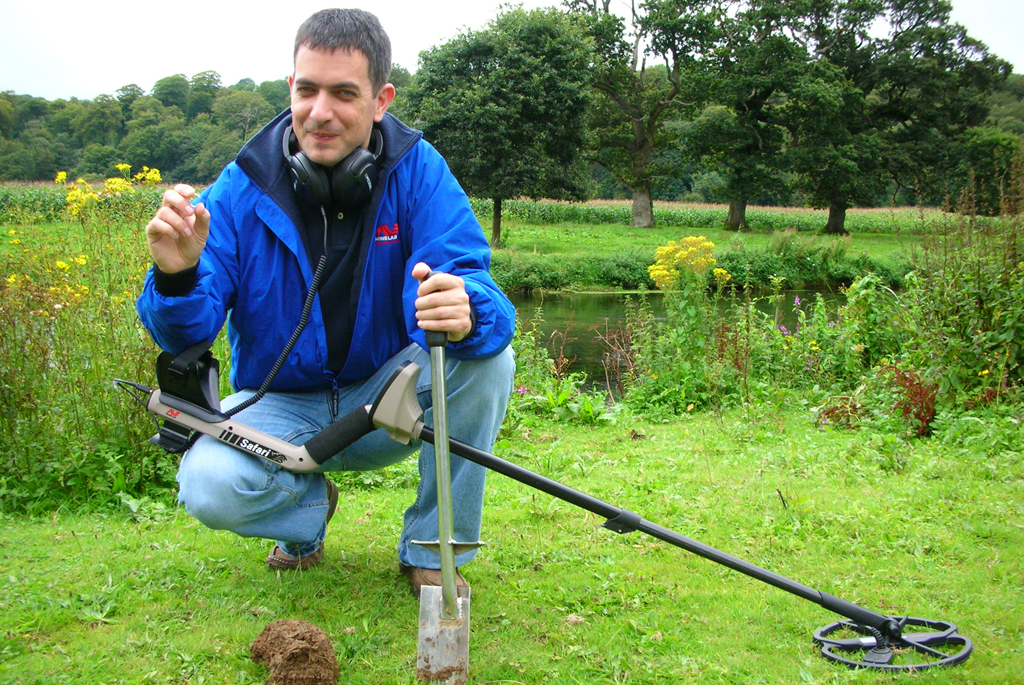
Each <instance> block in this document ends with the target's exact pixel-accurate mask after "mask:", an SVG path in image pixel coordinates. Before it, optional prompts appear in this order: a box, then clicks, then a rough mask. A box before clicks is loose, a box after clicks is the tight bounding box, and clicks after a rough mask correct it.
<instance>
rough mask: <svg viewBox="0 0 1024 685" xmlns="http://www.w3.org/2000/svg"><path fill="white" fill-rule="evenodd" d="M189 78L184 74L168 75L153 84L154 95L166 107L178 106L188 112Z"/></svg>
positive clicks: (182, 110) (182, 111)
mask: <svg viewBox="0 0 1024 685" xmlns="http://www.w3.org/2000/svg"><path fill="white" fill-rule="evenodd" d="M188 89H189V83H188V79H187V78H185V75H184V74H175V75H174V76H167V77H164V78H162V79H160V80H159V81H157V82H156V83H155V84H154V85H153V97H155V98H156V99H157V100H159V101H160V102H161V103H162V104H163V106H164V107H177V108H178V109H180V110H181V113H182V114H185V113H186V112H188Z"/></svg>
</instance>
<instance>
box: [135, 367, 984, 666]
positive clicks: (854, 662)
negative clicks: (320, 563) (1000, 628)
mask: <svg viewBox="0 0 1024 685" xmlns="http://www.w3.org/2000/svg"><path fill="white" fill-rule="evenodd" d="M419 374H420V368H419V367H418V366H417V365H416V364H413V363H411V362H407V363H406V364H405V365H403V366H402V367H400V368H399V369H398V370H396V371H395V373H394V375H393V376H392V378H391V380H390V381H389V382H388V384H387V385H386V386H385V388H384V390H383V391H381V394H380V396H379V397H378V398H377V400H376V401H375V402H374V404H373V405H371V406H367V407H360V408H359V409H357V410H356V411H354V412H352V413H351V414H349V415H348V416H346V417H343V418H342V419H340V420H338V421H336V422H335V423H333V424H332V425H331V426H329V427H328V428H326V429H325V430H324V431H322V432H321V433H319V434H318V435H316V436H315V437H314V438H312V439H311V440H309V441H308V442H306V443H305V445H302V446H301V447H300V446H296V445H291V444H289V443H286V442H284V441H281V440H278V439H277V438H273V437H272V436H268V435H266V434H263V433H260V432H259V431H256V430H254V429H252V428H250V427H248V426H245V425H244V424H242V423H240V422H238V421H236V420H235V419H234V418H232V417H225V416H224V415H223V414H219V412H210V411H207V410H204V409H201V408H200V407H197V406H196V405H194V404H192V403H189V402H186V401H183V400H181V399H179V398H175V397H170V396H166V395H162V394H161V392H160V391H159V390H150V389H149V388H146V387H145V386H142V385H138V384H135V383H126V382H125V381H119V383H120V384H122V387H124V386H126V385H127V386H130V387H133V388H136V389H138V390H142V391H144V392H148V393H150V395H149V398H148V402H147V403H146V408H147V409H148V410H149V411H150V412H151V413H153V414H155V415H157V416H160V417H162V418H164V419H165V420H166V421H169V422H173V423H176V424H179V425H181V426H184V427H187V428H189V429H192V430H197V431H200V432H202V433H204V434H206V435H209V436H212V437H214V438H216V439H217V440H220V441H222V442H225V443H227V444H230V445H233V446H234V447H237V448H238V449H242V450H244V451H247V452H249V453H250V454H253V455H254V456H257V457H259V458H261V459H266V460H268V461H272V462H274V463H277V464H280V465H281V466H282V467H283V468H286V469H289V470H293V471H313V470H316V469H317V468H318V467H319V466H320V465H321V464H323V463H324V462H325V461H327V459H329V458H331V457H332V456H334V455H335V454H337V453H339V452H341V451H342V450H344V449H345V448H346V447H348V446H349V445H351V444H352V443H354V442H355V441H356V440H358V439H359V438H361V437H363V436H364V435H366V434H367V433H369V432H370V431H373V430H376V429H377V428H383V429H385V430H387V432H388V434H389V435H390V436H391V437H392V438H393V439H395V440H397V441H399V442H402V443H403V444H408V443H409V441H410V440H423V441H425V442H428V443H430V444H434V431H433V430H432V429H431V428H429V427H427V426H426V425H424V423H423V420H422V416H423V412H422V410H421V409H420V406H419V402H418V401H417V399H416V379H417V378H418V377H419ZM448 442H449V447H450V452H451V454H454V455H457V456H459V457H462V458H463V459H467V460H469V461H471V462H474V463H476V464H479V465H481V466H483V467H485V468H488V469H490V470H492V471H496V472H498V473H500V474H502V475H504V476H507V477H509V478H512V479H513V480H516V481H518V482H520V483H523V484H524V485H527V486H529V487H531V488H534V489H536V490H540V491H541V492H545V493H547V494H549V495H552V496H553V497H557V498H558V499H561V500H563V501H565V502H568V503H569V504H572V505H574V506H576V507H579V508H581V509H585V510H586V511H589V512H591V513H593V514H595V515H597V516H600V517H602V518H604V519H606V520H605V522H604V524H603V526H604V527H605V528H608V529H609V530H612V531H614V532H616V533H631V532H633V531H639V532H641V533H646V534H647V535H650V536H651V537H654V538H657V539H658V540H662V541H664V542H667V543H669V544H671V545H674V546H676V547H680V548H682V549H684V550H686V551H688V552H692V553H693V554H696V555H698V556H701V557H704V558H705V559H708V560H710V561H713V562H715V563H717V564H721V565H723V566H726V567H728V568H731V569H733V570H734V571H738V572H740V573H743V574H745V575H747V576H750V577H751V578H756V579H757V580H760V581H762V582H764V583H767V584H769V585H772V586H773V587H777V588H779V589H780V590H785V591H786V592H789V593H790V594H793V595H796V596H797V597H800V598H801V599H805V600H808V601H810V602H814V603H815V604H817V605H819V606H821V607H823V608H825V609H828V610H829V611H832V612H834V613H836V614H839V615H840V616H843V617H844V618H846V619H847V620H845V621H839V622H837V623H833V624H830V625H828V626H825V627H824V628H821V629H819V630H818V631H816V632H815V633H814V640H815V642H816V643H817V644H818V645H819V646H820V647H821V653H822V656H824V657H825V658H827V659H829V660H832V661H835V662H838V663H842V664H845V665H847V666H851V667H857V668H874V669H881V670H889V671H915V670H921V669H924V668H931V667H935V666H949V665H953V664H958V663H961V662H963V661H966V660H967V658H968V657H969V656H970V654H971V652H972V651H973V648H974V647H973V644H972V643H971V640H970V639H969V638H967V637H964V636H962V635H960V634H959V633H958V632H957V627H956V625H955V624H953V623H949V622H946V621H937V620H931V619H922V618H914V617H910V616H886V615H884V614H879V613H877V612H874V611H871V610H869V609H865V608H864V607H861V606H859V605H857V604H854V603H852V602H848V601H846V600H844V599H840V598H839V597H835V596H834V595H830V594H828V593H827V592H821V591H820V590H815V589H814V588H811V587H808V586H806V585H803V584H801V583H798V582H796V581H794V580H791V579H789V578H786V577H784V576H781V575H779V574H777V573H773V572H771V571H768V570H766V569H763V568H761V567H760V566H756V565H754V564H751V563H749V562H747V561H744V560H742V559H739V558H737V557H734V556H732V555H731V554H727V553H725V552H722V551H720V550H717V549H715V548H714V547H711V546H709V545H705V544H704V543H702V542H698V541H697V540H693V539H691V538H688V537H686V536H684V535H680V534H679V533H676V532H675V531H672V530H670V529H668V528H665V527H663V526H660V525H658V524H656V523H652V522H650V521H647V520H645V519H644V518H643V517H641V516H640V515H639V514H637V513H635V512H632V511H629V510H628V509H622V508H619V507H616V506H614V505H611V504H608V503H607V502H604V501H602V500H600V499H597V498H596V497H592V496H590V495H587V494H585V493H583V492H580V491H578V490H574V489H573V488H570V487H568V486H567V485H564V484H562V483H559V482H558V481H554V480H551V479H550V478H546V477H544V476H541V475H539V474H537V473H534V472H533V471H530V470H528V469H525V468H523V467H521V466H518V465H516V464H513V463H511V462H509V461H506V460H504V459H501V458H500V457H497V456H495V455H493V454H490V453H488V452H484V451H483V450H480V449H477V448H475V447H472V446H470V445H467V444H465V443H463V442H460V441H458V440H454V439H449V441H448Z"/></svg>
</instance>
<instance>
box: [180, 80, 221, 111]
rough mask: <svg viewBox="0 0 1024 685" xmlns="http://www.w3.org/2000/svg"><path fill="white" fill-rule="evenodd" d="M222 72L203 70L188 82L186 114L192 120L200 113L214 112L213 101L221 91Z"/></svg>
mask: <svg viewBox="0 0 1024 685" xmlns="http://www.w3.org/2000/svg"><path fill="white" fill-rule="evenodd" d="M220 89H221V86H220V74H218V73H217V72H216V71H201V72H199V73H198V74H196V75H195V76H193V77H192V80H191V81H189V84H188V110H187V111H186V112H185V116H186V118H187V119H188V120H189V121H192V120H193V119H195V118H196V116H197V115H199V114H204V113H205V114H210V113H212V112H213V101H214V100H215V99H216V97H217V93H219V92H220Z"/></svg>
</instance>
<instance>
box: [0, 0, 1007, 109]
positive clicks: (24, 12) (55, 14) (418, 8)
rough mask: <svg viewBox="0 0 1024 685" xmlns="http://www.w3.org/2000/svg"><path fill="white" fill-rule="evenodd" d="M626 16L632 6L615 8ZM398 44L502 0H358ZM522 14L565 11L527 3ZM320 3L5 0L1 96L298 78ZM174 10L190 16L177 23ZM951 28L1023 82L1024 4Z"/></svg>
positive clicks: (467, 20)
mask: <svg viewBox="0 0 1024 685" xmlns="http://www.w3.org/2000/svg"><path fill="white" fill-rule="evenodd" d="M614 3H615V4H616V5H619V6H621V7H626V6H628V5H627V2H626V0H614ZM347 4H348V6H355V7H362V8H364V9H367V10H370V11H371V12H374V13H375V14H376V15H377V16H378V17H380V20H381V23H382V24H383V25H384V28H385V30H387V32H388V34H389V35H390V36H391V42H392V49H393V52H394V62H396V63H397V64H401V65H402V66H404V67H406V68H407V69H409V71H415V70H416V63H417V56H418V55H419V53H420V51H422V50H425V49H427V48H429V47H431V46H434V45H439V44H441V43H443V42H445V41H447V40H449V39H451V38H453V37H455V36H456V35H458V34H459V33H460V32H462V31H463V30H465V29H467V28H470V29H479V28H482V27H483V26H485V25H486V24H487V22H488V21H489V20H490V19H492V18H494V16H496V14H497V13H498V9H499V7H500V6H502V5H505V4H508V3H507V2H503V1H502V0H441V1H437V2H432V1H431V0H375V1H374V2H366V1H364V0H359V1H357V2H349V3H347ZM515 4H522V5H523V6H524V7H526V8H533V7H550V6H556V5H558V2H557V1H556V0H546V1H544V0H524V1H523V2H522V3H515ZM324 6H325V3H324V0H312V1H311V0H283V1H279V2H274V3H270V2H265V1H263V0H256V1H251V2H241V1H240V0H231V1H228V0H201V1H200V2H188V3H170V2H145V1H144V2H131V3H129V2H117V1H115V0H89V1H86V2H83V1H81V0H78V1H77V2H70V1H68V0H51V1H49V2H40V1H39V0H35V1H33V0H0V91H4V90H13V91H14V92H16V93H23V94H28V95H35V96H39V97H44V98H46V99H47V100H54V99H57V98H70V97H72V96H74V97H78V98H81V99H92V98H94V97H96V96H97V95H100V94H103V93H110V94H112V93H113V92H114V91H116V90H117V89H118V88H120V87H121V86H124V85H127V84H130V83H135V84H137V85H139V86H140V87H141V88H142V89H143V90H145V91H147V92H148V91H149V90H151V89H152V87H153V84H154V83H156V81H158V80H159V79H161V78H163V77H165V76H170V75H172V74H178V73H180V74H184V75H185V76H188V77H191V76H192V75H193V74H196V73H198V72H200V71H206V70H212V71H216V72H218V73H219V74H220V76H221V82H222V83H223V84H224V85H226V86H227V85H232V84H234V83H237V82H238V81H239V80H241V79H243V78H246V77H248V78H251V79H253V80H254V81H255V82H256V83H259V82H261V81H266V80H273V79H279V78H282V77H284V76H287V75H288V73H289V72H290V71H291V61H292V41H293V40H294V37H295V30H296V29H297V28H298V26H299V24H301V23H302V21H303V20H304V19H305V18H306V17H308V16H309V15H310V14H312V13H313V12H315V11H317V10H319V9H322V8H323V7H324ZM175 8H182V9H183V11H182V12H180V13H178V14H175V11H176V10H175ZM953 19H954V20H955V21H957V22H959V23H961V24H963V25H964V26H966V27H967V29H968V33H969V34H970V35H971V36H973V37H974V38H977V39H978V40H981V41H982V42H984V43H986V44H987V45H988V46H989V48H990V49H991V50H992V51H993V52H994V53H995V54H997V55H998V56H1000V57H1002V58H1003V59H1006V60H1008V61H1010V62H1011V63H1013V64H1014V67H1015V71H1016V72H1017V73H1024V40H1021V30H1022V29H1024V0H953Z"/></svg>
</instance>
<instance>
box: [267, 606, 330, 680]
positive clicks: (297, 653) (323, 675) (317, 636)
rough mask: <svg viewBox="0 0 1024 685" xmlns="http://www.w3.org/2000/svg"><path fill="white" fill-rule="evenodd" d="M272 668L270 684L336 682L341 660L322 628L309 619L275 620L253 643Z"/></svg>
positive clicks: (269, 667)
mask: <svg viewBox="0 0 1024 685" xmlns="http://www.w3.org/2000/svg"><path fill="white" fill-rule="evenodd" d="M249 654H250V656H252V660H253V661H254V662H256V663H257V664H263V665H264V666H266V667H267V669H268V670H269V671H270V677H269V678H267V685H335V683H337V682H338V660H337V658H336V657H335V655H334V646H333V645H332V644H331V640H330V638H328V637H327V633H325V632H324V631H323V630H322V629H320V628H318V627H316V626H315V625H313V624H312V623H308V622H306V621H274V622H273V623H271V624H270V625H268V626H267V627H266V628H264V629H263V632H262V633H260V635H259V637H257V638H256V641H255V642H253V643H252V645H251V646H250V647H249Z"/></svg>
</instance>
